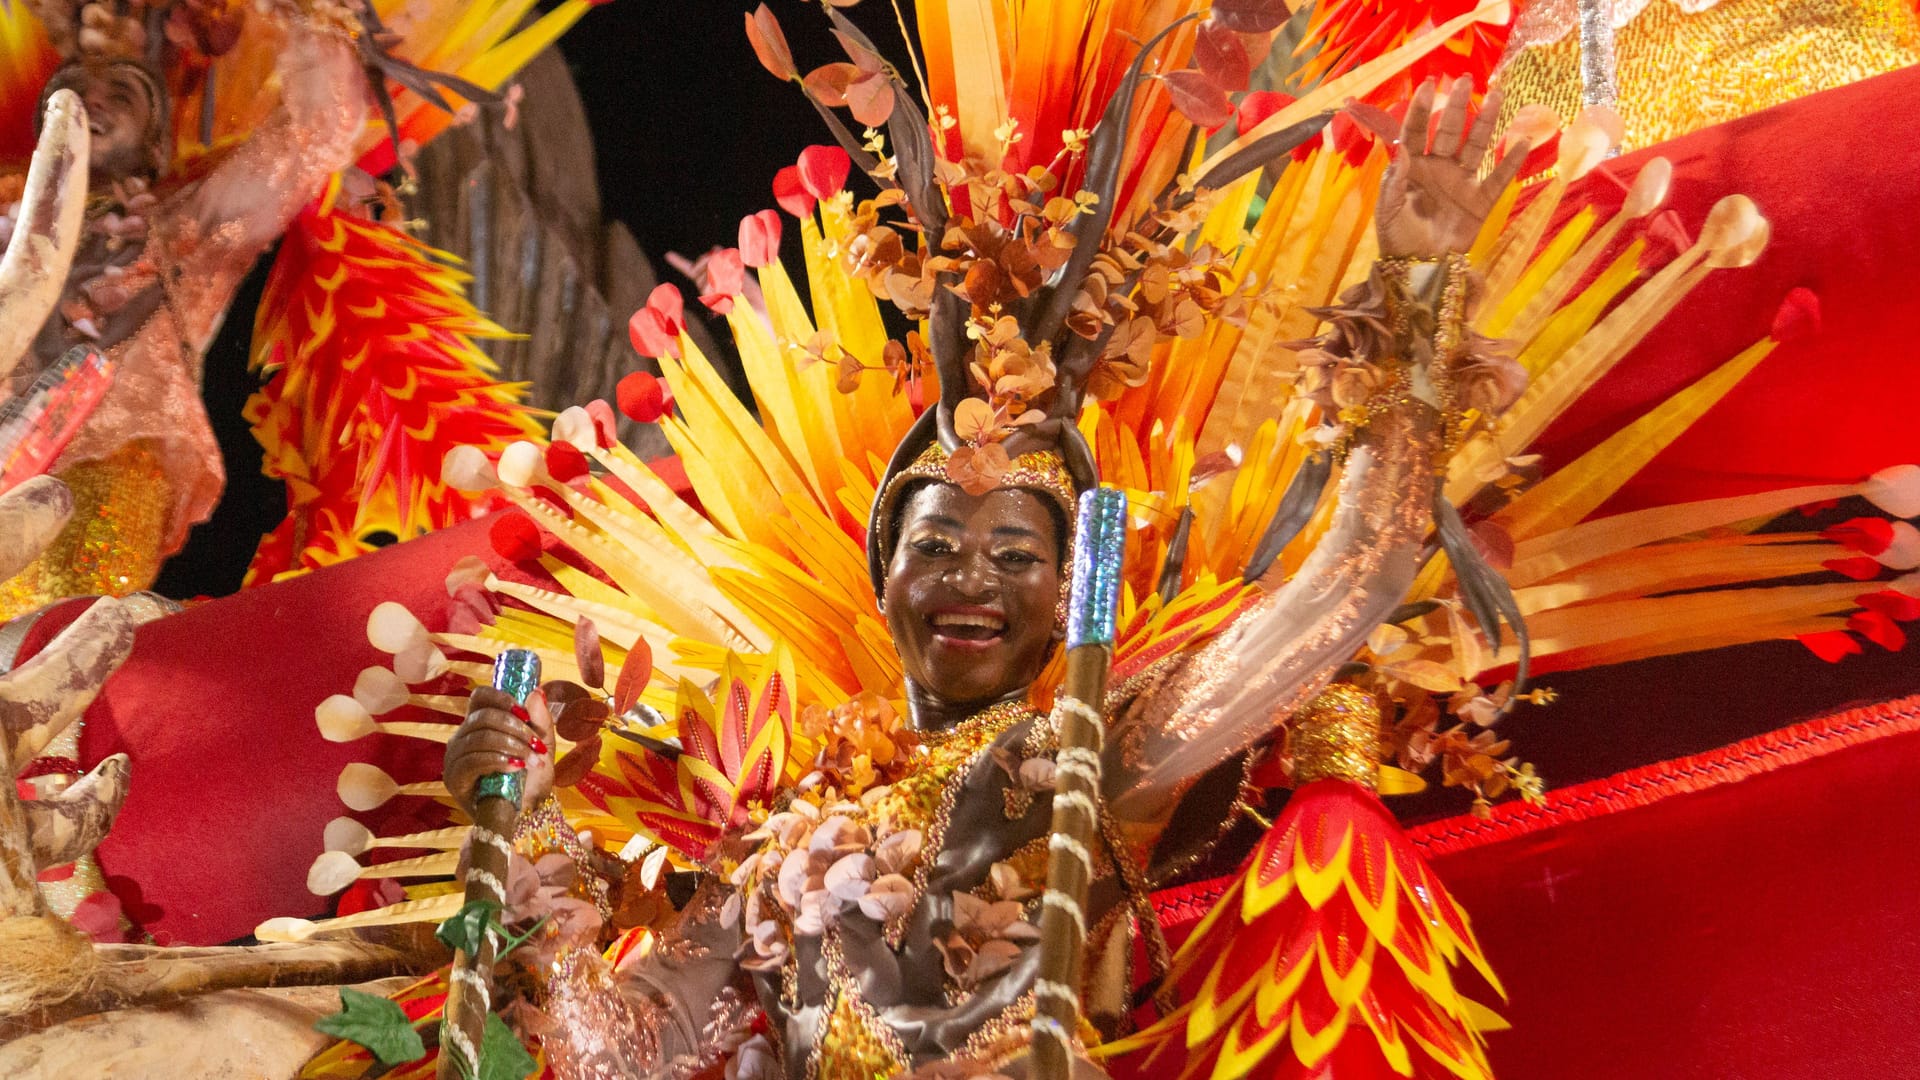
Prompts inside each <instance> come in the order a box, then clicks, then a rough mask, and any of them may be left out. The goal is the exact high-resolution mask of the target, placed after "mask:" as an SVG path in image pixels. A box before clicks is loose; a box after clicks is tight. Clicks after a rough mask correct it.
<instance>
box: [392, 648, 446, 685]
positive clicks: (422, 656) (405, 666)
mask: <svg viewBox="0 0 1920 1080" xmlns="http://www.w3.org/2000/svg"><path fill="white" fill-rule="evenodd" d="M447 667H448V663H447V655H446V654H445V653H443V652H441V651H440V650H439V649H437V648H435V647H434V645H433V642H431V641H422V642H420V643H419V644H417V645H414V646H412V647H410V648H408V649H406V650H404V651H402V652H400V653H398V654H397V655H395V656H394V658H393V670H394V672H395V673H396V674H398V675H399V676H400V678H401V679H403V680H405V681H406V682H409V683H424V682H432V681H433V680H435V679H437V678H439V677H440V676H442V675H445V674H446V673H447Z"/></svg>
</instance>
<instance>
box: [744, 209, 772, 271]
mask: <svg viewBox="0 0 1920 1080" xmlns="http://www.w3.org/2000/svg"><path fill="white" fill-rule="evenodd" d="M740 261H742V262H744V263H746V264H747V265H748V266H767V265H769V264H772V263H776V262H779V261H780V215H779V214H777V213H775V212H773V211H772V210H762V211H760V212H759V213H757V214H754V215H752V216H750V217H743V218H741V219H740Z"/></svg>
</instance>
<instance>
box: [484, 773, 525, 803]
mask: <svg viewBox="0 0 1920 1080" xmlns="http://www.w3.org/2000/svg"><path fill="white" fill-rule="evenodd" d="M526 789H527V774H526V773H523V772H497V773H488V774H487V775H485V776H483V777H481V778H480V779H479V780H476V781H474V785H473V801H474V802H476V803H477V802H479V801H480V800H481V799H505V800H507V801H508V802H510V803H512V804H513V805H515V806H519V805H520V795H521V793H522V792H524V791H526Z"/></svg>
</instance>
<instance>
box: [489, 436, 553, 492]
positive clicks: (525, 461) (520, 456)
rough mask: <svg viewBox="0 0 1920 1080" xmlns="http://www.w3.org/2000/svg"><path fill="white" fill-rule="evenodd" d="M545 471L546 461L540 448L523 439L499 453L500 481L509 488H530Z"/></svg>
mask: <svg viewBox="0 0 1920 1080" xmlns="http://www.w3.org/2000/svg"><path fill="white" fill-rule="evenodd" d="M546 471H547V463H546V459H545V456H544V455H543V454H541V452H540V448H539V447H538V446H535V445H534V444H532V443H530V442H528V441H527V440H525V439H521V440H520V441H519V442H516V443H513V444H511V445H509V446H508V447H507V448H506V449H505V450H502V451H501V452H500V481H501V483H504V484H506V485H508V486H509V487H521V488H523V487H531V486H532V485H533V482H534V481H536V480H538V479H540V478H541V477H542V476H544V475H546Z"/></svg>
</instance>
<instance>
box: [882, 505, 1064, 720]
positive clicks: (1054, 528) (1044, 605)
mask: <svg viewBox="0 0 1920 1080" xmlns="http://www.w3.org/2000/svg"><path fill="white" fill-rule="evenodd" d="M1063 546H1064V545H1063V544H1062V543H1061V538H1060V535H1059V527H1058V525H1057V524H1056V523H1055V518H1054V514H1053V513H1052V512H1051V511H1049V510H1048V509H1047V505H1046V503H1045V502H1043V501H1042V499H1041V497H1040V496H1038V495H1034V494H1032V493H1031V492H1026V491H1018V490H1014V489H1010V488H999V489H995V490H993V491H990V492H988V493H986V494H985V495H969V494H967V493H966V492H965V491H963V490H961V489H960V488H959V487H957V486H955V485H953V484H944V483H929V484H926V485H924V486H922V487H921V488H919V489H918V490H916V491H913V492H911V493H910V494H909V496H908V499H907V505H906V507H905V509H904V511H903V512H902V514H901V518H900V530H899V539H898V540H897V541H896V543H895V544H894V549H893V560H892V562H891V563H889V564H888V566H887V589H886V609H887V627H888V629H889V630H891V631H892V633H893V640H894V644H895V646H896V647H897V648H898V649H899V650H900V659H901V660H902V661H903V662H904V663H905V665H906V670H907V677H908V678H909V679H911V680H913V681H914V682H915V683H917V684H918V685H919V687H920V688H921V689H922V690H924V691H927V692H930V693H932V694H934V695H935V696H937V697H938V698H939V699H940V700H942V701H945V702H948V703H951V704H957V705H987V704H991V703H993V702H996V701H1000V700H1003V699H1005V698H1008V697H1011V696H1013V695H1015V694H1017V693H1022V692H1024V691H1025V690H1026V688H1027V687H1028V686H1029V685H1030V684H1031V683H1032V682H1033V680H1034V679H1035V678H1036V677H1038V676H1039V674H1040V670H1041V668H1043V667H1045V666H1046V663H1047V659H1048V657H1049V655H1050V654H1051V653H1052V651H1053V644H1054V636H1053V624H1054V605H1055V603H1056V602H1057V601H1058V599H1059V596H1060V573H1061V570H1060V550H1061V548H1062V547H1063Z"/></svg>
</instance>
